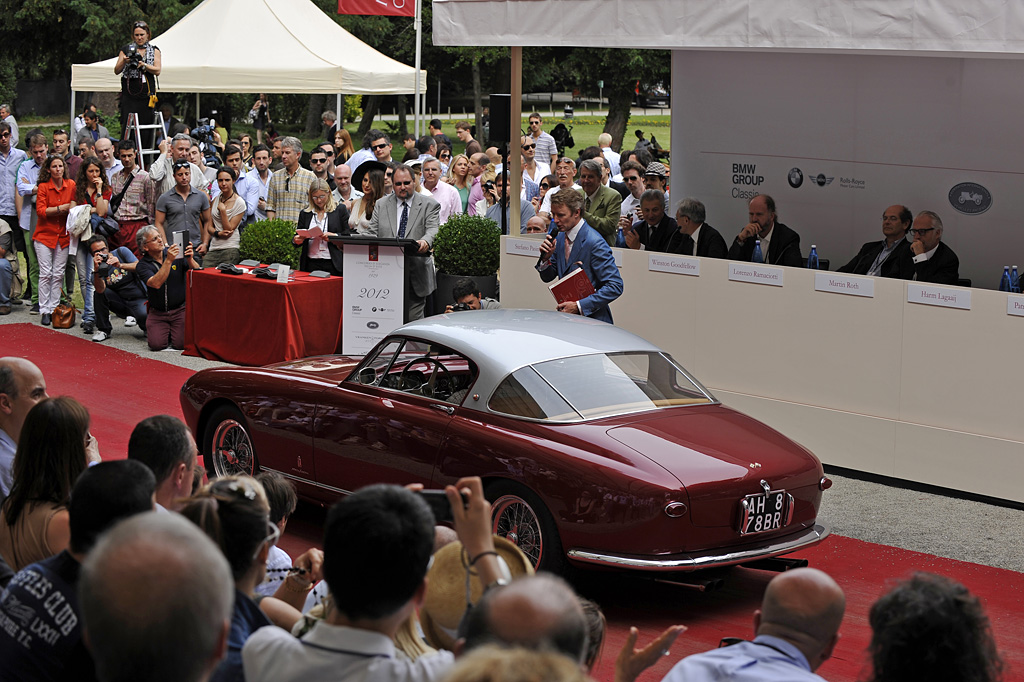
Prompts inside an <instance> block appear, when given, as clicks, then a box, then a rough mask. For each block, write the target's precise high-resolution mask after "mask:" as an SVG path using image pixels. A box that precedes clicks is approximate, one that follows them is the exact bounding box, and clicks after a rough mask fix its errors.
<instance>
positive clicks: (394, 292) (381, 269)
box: [341, 244, 405, 355]
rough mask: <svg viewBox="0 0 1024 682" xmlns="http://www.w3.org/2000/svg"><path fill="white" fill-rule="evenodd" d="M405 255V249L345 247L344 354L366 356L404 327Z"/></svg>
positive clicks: (369, 246) (347, 245) (353, 245)
mask: <svg viewBox="0 0 1024 682" xmlns="http://www.w3.org/2000/svg"><path fill="white" fill-rule="evenodd" d="M404 283H405V254H404V253H403V252H402V249H401V247H397V246H377V245H376V244H368V245H366V246H363V245H361V244H345V278H344V283H343V285H342V288H343V295H344V307H343V313H342V322H341V351H342V353H344V354H345V355H365V354H366V353H368V352H370V350H372V349H373V347H374V346H376V345H377V343H378V342H379V341H380V340H381V339H383V338H384V337H385V336H387V335H388V334H390V333H391V332H392V331H394V330H395V329H397V328H398V327H401V326H402V323H403V322H404V310H405V290H404Z"/></svg>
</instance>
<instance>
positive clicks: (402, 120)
mask: <svg viewBox="0 0 1024 682" xmlns="http://www.w3.org/2000/svg"><path fill="white" fill-rule="evenodd" d="M408 108H409V98H408V97H406V96H405V95H399V96H398V134H399V135H405V134H406V133H407V132H409V124H408V123H407V122H406V110H407V109H408Z"/></svg>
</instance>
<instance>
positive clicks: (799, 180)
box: [787, 168, 804, 189]
mask: <svg viewBox="0 0 1024 682" xmlns="http://www.w3.org/2000/svg"><path fill="white" fill-rule="evenodd" d="M787 179H788V180H789V186H790V187H792V188H793V189H796V188H797V187H799V186H800V185H802V184H804V172H803V171H802V170H800V169H799V168H790V169H789V177H788V178H787Z"/></svg>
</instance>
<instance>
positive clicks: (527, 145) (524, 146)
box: [523, 144, 537, 149]
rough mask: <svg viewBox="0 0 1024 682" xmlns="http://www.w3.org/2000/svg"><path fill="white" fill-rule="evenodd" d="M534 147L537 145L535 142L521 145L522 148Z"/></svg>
mask: <svg viewBox="0 0 1024 682" xmlns="http://www.w3.org/2000/svg"><path fill="white" fill-rule="evenodd" d="M536 147H537V145H536V144H524V145H523V149H535V148H536Z"/></svg>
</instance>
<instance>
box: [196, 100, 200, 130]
mask: <svg viewBox="0 0 1024 682" xmlns="http://www.w3.org/2000/svg"><path fill="white" fill-rule="evenodd" d="M198 124H199V93H198V92H197V93H196V125H198Z"/></svg>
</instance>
